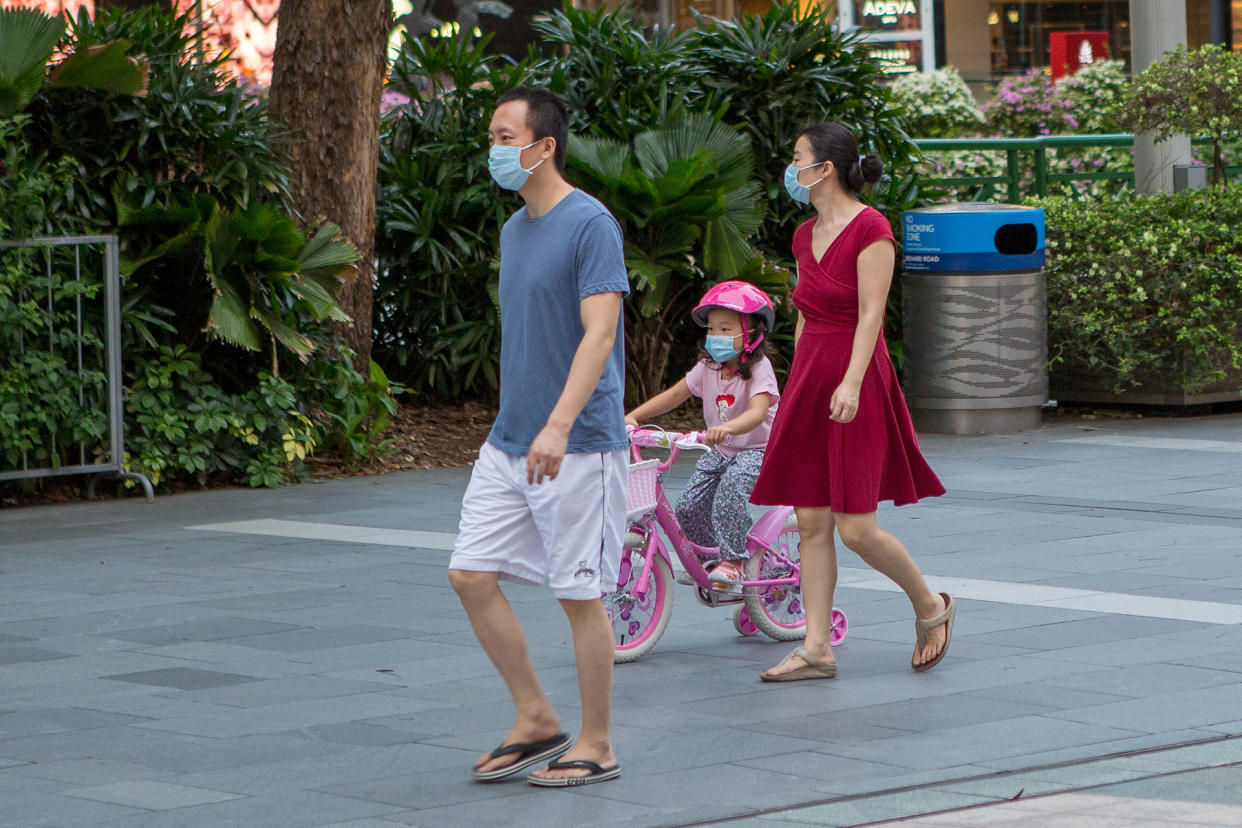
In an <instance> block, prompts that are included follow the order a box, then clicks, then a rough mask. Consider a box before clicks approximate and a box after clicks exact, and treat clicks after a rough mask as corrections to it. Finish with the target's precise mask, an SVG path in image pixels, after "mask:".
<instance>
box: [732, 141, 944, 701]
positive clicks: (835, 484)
mask: <svg viewBox="0 0 1242 828" xmlns="http://www.w3.org/2000/svg"><path fill="white" fill-rule="evenodd" d="M883 169H884V166H883V164H882V163H881V162H880V160H879V159H878V158H876V157H875V156H873V155H868V156H867V157H865V158H862V157H860V156H859V154H858V143H857V141H856V140H855V138H854V136H853V135H852V134H851V133H850V132H849V130H847V129H846V128H845V127H843V126H841V125H840V124H816V125H815V126H811V127H808V128H807V129H805V130H803V131H802V133H801V134H800V135H799V136H798V138H797V141H796V142H795V144H794V152H793V163H792V164H790V165H789V167H788V168H787V169H786V170H785V188H786V190H787V191H788V192H789V195H790V197H791V198H793V199H794V200H795V201H798V202H801V203H803V204H810V205H811V206H812V207H814V208H815V213H816V216H815V217H814V218H812V219H810V220H808V221H807V222H805V223H804V224H802V225H801V226H800V227H799V228H798V229H797V230H796V231H795V233H794V239H793V253H794V257H795V259H796V260H797V263H798V283H797V286H796V287H795V288H794V292H793V301H794V305H795V306H796V307H797V309H798V322H797V327H796V329H795V331H794V358H793V365H792V366H791V368H790V373H789V381H788V383H787V385H786V387H785V393H784V396H783V398H782V400H781V407H780V410H779V411H778V412H777V415H776V421H775V423H774V424H773V429H772V434H771V437H770V438H769V441H768V448H767V453H766V456H765V458H764V461H763V467H762V470H761V471H760V474H759V480H758V482H757V484H756V485H755V490H754V493H753V494H752V496H751V502H752V503H757V504H763V505H777V504H789V505H792V506H794V507H795V510H796V512H797V515H798V528H799V532H800V533H801V536H802V552H801V555H802V600H803V605H804V606H805V608H806V621H807V623H806V641H805V642H804V643H803V644H802V645H801V646H799V647H797V648H795V649H794V650H793V651H792V652H791V653H790V654H789V655H788V656H786V657H785V659H784V660H782V661H781V662H780V663H779V664H777V665H775V666H774V667H772V668H770V669H769V670H767V671H765V672H763V673H761V674H760V678H761V679H763V680H764V681H798V680H802V679H819V678H833V677H834V676H835V675H836V672H837V665H836V660H835V659H834V657H833V654H832V646H831V644H830V643H829V636H830V633H831V613H832V603H833V594H834V592H835V591H836V584H837V559H836V549H835V547H834V545H833V530H834V529H835V530H836V531H837V532H839V533H840V535H841V541H842V542H843V543H844V544H845V545H846V546H847V547H849V548H850V549H852V550H853V551H854V552H856V553H857V554H858V556H859V557H861V558H862V559H863V560H864V561H865V562H866V563H867V564H869V565H870V566H872V567H873V568H875V569H876V570H877V571H879V572H881V573H883V574H884V575H886V576H888V577H889V578H890V579H892V580H893V581H894V582H895V583H896V584H897V585H898V586H900V587H901V588H902V590H903V591H905V593H906V595H907V596H908V597H909V598H910V603H911V604H912V605H913V607H914V613H915V635H916V644H915V649H914V654H913V656H912V657H911V660H910V666H911V668H913V669H914V670H918V671H923V670H929V669H931V668H932V667H934V666H935V665H936V664H938V663H939V662H940V660H941V659H942V658H944V654H945V652H946V651H947V650H948V647H949V638H950V636H951V634H952V631H953V617H954V612H955V609H956V607H955V606H954V602H953V599H952V598H951V597H950V596H949V595H948V593H944V592H941V593H935V592H932V591H931V590H930V589H928V587H927V583H926V582H925V581H924V580H923V574H922V573H921V572H920V571H919V568H918V566H916V565H915V563H914V560H913V559H912V558H911V557H910V553H909V552H907V551H906V548H905V547H904V546H903V545H902V544H901V541H899V540H897V538H895V537H894V536H893V535H891V534H890V533H888V532H886V531H885V530H883V529H881V528H880V526H879V525H878V524H877V522H876V514H875V513H876V506H877V504H878V503H879V501H881V500H891V501H893V502H894V503H896V504H897V505H898V506H900V505H903V504H907V503H914V502H915V501H917V500H919V499H920V498H924V497H935V496H937V495H941V494H944V491H945V490H944V486H942V485H941V483H940V480H939V479H937V477H936V475H935V473H934V472H933V471H932V470H931V467H930V466H928V465H927V461H925V460H924V459H923V455H922V453H921V452H920V451H919V445H918V439H917V438H916V437H915V434H914V427H913V426H912V425H911V423H910V414H909V411H908V410H907V409H906V403H905V398H904V397H903V396H902V393H901V387H900V386H899V385H898V383H897V377H896V374H895V372H894V370H893V363H892V360H891V359H890V358H889V355H888V348H887V346H886V345H885V343H884V336H883V327H884V309H885V306H886V304H887V301H888V291H889V287H890V285H891V283H892V277H893V266H894V263H895V260H896V249H895V242H894V240H893V234H892V230H891V229H890V227H889V223H888V220H887V219H886V218H885V217H884V216H883V214H881V213H880V212H878V211H877V210H875V209H873V208H871V207H868V206H866V205H864V204H863V203H862V202H860V201H859V200H858V198H857V195H858V193H860V192H861V191H862V189H863V187H864V186H865V185H866V184H869V183H874V182H875V181H877V180H879V178H880V174H881V173H882V172H883Z"/></svg>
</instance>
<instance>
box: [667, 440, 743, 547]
mask: <svg viewBox="0 0 1242 828" xmlns="http://www.w3.org/2000/svg"><path fill="white" fill-rule="evenodd" d="M762 464H763V449H741V450H740V451H738V452H737V454H735V455H733V456H732V457H725V456H724V455H723V454H721V453H720V452H718V451H716V450H715V449H712V450H711V451H709V452H708V453H707V454H705V455H703V458H702V459H701V460H699V463H698V465H697V466H696V467H695V469H694V474H693V475H691V476H690V482H689V483H687V484H686V489H685V491H683V492H682V493H681V498H680V499H679V500H678V501H677V508H676V512H677V520H679V521H680V522H681V528H682V530H683V531H685V533H686V537H688V538H689V539H690V540H692V541H694V542H695V543H697V544H699V545H700V546H719V547H720V557H721V558H723V559H725V560H729V561H744V560H746V559H747V558H748V557H749V555H748V553H747V552H746V534H747V533H748V532H749V531H750V527H751V525H752V524H753V523H754V521H753V520H752V519H751V517H750V512H749V511H748V510H747V508H746V505H747V503H749V502H750V493H751V490H753V489H754V488H755V481H756V480H758V479H759V467H760V466H761V465H762Z"/></svg>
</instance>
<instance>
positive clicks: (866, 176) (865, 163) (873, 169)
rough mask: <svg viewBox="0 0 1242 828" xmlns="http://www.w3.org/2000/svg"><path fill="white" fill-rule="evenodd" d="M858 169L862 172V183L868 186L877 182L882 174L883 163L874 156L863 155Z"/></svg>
mask: <svg viewBox="0 0 1242 828" xmlns="http://www.w3.org/2000/svg"><path fill="white" fill-rule="evenodd" d="M858 168H859V170H860V171H861V172H862V177H863V181H866V182H867V183H868V184H874V183H875V182H877V181H879V180H880V176H881V175H883V174H884V162H883V161H881V160H880V159H879V158H877V157H876V156H874V155H864V156H863V158H862V160H861V161H860V162H859V163H858Z"/></svg>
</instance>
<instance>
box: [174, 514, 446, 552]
mask: <svg viewBox="0 0 1242 828" xmlns="http://www.w3.org/2000/svg"><path fill="white" fill-rule="evenodd" d="M186 528H188V529H198V530H200V531H204V532H232V533H235V534H239V535H269V536H272V537H280V538H305V539H307V540H324V541H341V542H343V543H369V544H372V545H374V546H404V547H418V548H419V549H449V550H451V549H452V548H453V543H454V542H455V541H456V540H457V535H456V534H455V533H453V532H417V531H414V530H411V529H381V528H378V527H375V526H348V525H345V524H341V523H310V522H307V521H299V520H270V519H264V520H239V521H237V522H235V523H207V524H203V525H201V526H189V527H186Z"/></svg>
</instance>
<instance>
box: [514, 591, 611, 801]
mask: <svg viewBox="0 0 1242 828" xmlns="http://www.w3.org/2000/svg"><path fill="white" fill-rule="evenodd" d="M561 608H562V609H564V610H565V615H566V616H567V617H568V618H569V626H570V629H571V630H572V631H573V637H574V661H575V663H576V664H577V666H578V692H579V693H580V694H581V696H582V733H581V734H580V735H579V736H578V742H577V744H575V745H574V746H573V747H572V748H570V750H569V752H568V753H566V754H565V755H564V756H562V757H561V758H560V761H562V762H569V761H573V760H575V759H585V760H587V761H589V762H594V763H596V764H597V765H600V766H601V767H605V768H608V767H611V766H612V765H614V764H616V762H617V757H616V755H615V754H614V753H613V752H612V737H611V735H610V733H611V724H610V722H611V718H612V654H613V650H612V648H613V640H612V624H611V623H610V622H609V620H608V612H607V610H605V609H604V602H603V601H601V600H600V599H598V598H596V599H593V600H589V601H571V600H568V599H561ZM588 773H589V771H586V770H583V769H582V768H566V769H564V770H548V769H547V768H544V769H543V770H539V771H536V772H535V773H534V775H535V776H542V777H544V778H547V779H556V778H564V777H569V776H586V775H587V774H588Z"/></svg>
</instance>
